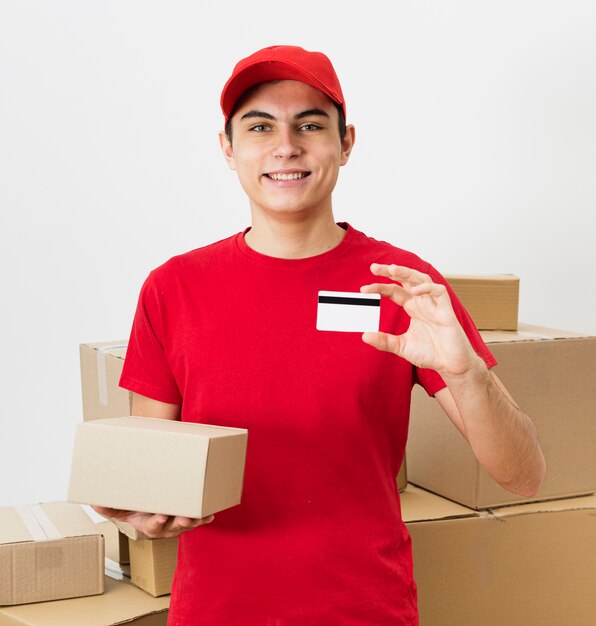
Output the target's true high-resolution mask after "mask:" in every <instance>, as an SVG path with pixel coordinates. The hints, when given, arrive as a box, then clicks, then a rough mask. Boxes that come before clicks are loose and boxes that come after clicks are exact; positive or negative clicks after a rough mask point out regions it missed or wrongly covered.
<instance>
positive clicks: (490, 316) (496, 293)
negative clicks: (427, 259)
mask: <svg viewBox="0 0 596 626" xmlns="http://www.w3.org/2000/svg"><path fill="white" fill-rule="evenodd" d="M445 278H446V279H447V282H448V283H449V284H450V285H451V286H452V287H453V290H454V291H455V293H456V294H457V297H458V298H459V299H460V300H461V302H462V304H463V305H464V307H465V308H466V310H467V311H468V313H469V314H470V315H471V316H472V319H473V320H474V323H475V324H476V327H477V328H479V329H481V330H517V316H518V309H519V278H518V277H517V276H512V275H508V274H502V275H496V276H461V275H458V274H447V275H446V276H445Z"/></svg>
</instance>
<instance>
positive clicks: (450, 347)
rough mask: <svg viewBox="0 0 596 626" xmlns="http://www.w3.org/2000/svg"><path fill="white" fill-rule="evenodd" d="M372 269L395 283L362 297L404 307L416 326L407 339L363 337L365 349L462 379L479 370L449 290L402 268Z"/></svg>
mask: <svg viewBox="0 0 596 626" xmlns="http://www.w3.org/2000/svg"><path fill="white" fill-rule="evenodd" d="M370 269H371V272H372V273H373V274H375V275H376V276H384V277H386V278H390V279H391V280H392V281H394V282H393V283H375V284H371V285H365V286H363V287H361V288H360V291H361V292H363V293H378V294H381V295H382V296H385V297H387V298H389V299H390V300H392V301H393V302H395V304H398V305H399V306H402V307H403V308H404V310H405V311H406V313H407V314H408V315H409V316H410V326H409V328H408V330H407V331H406V332H405V333H404V334H403V335H391V334H388V333H381V332H377V333H374V332H366V333H364V334H363V335H362V340H363V341H364V342H365V343H368V344H370V345H371V346H374V347H375V348H377V349H379V350H384V351H387V352H393V353H395V354H397V355H398V356H400V357H402V358H404V359H406V360H407V361H409V362H410V363H412V364H413V365H415V366H417V367H424V368H429V369H433V370H436V371H437V372H439V374H446V375H451V376H459V375H462V374H466V373H467V372H469V371H470V370H472V369H474V368H475V367H478V359H479V357H478V355H477V354H476V353H475V352H474V349H473V348H472V346H471V344H470V342H469V341H468V338H467V337H466V334H465V332H464V330H463V328H462V327H461V325H460V323H459V321H458V319H457V317H456V316H455V313H454V311H453V306H452V305H451V300H450V298H449V294H448V292H447V288H446V287H445V286H444V285H441V284H438V283H434V282H433V281H432V280H431V278H430V276H428V275H427V274H423V273H422V272H418V271H416V270H413V269H411V268H409V267H404V266H401V265H380V264H378V263H373V264H372V265H371V268H370ZM397 283H399V284H397Z"/></svg>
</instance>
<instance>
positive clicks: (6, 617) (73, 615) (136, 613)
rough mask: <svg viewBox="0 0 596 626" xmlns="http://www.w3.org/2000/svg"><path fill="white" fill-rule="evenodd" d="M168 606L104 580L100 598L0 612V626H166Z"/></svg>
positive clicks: (130, 587)
mask: <svg viewBox="0 0 596 626" xmlns="http://www.w3.org/2000/svg"><path fill="white" fill-rule="evenodd" d="M169 604H170V598H169V597H165V598H152V597H151V596H149V595H147V594H146V593H145V592H144V591H141V590H140V589H137V588H136V587H135V586H134V585H131V584H130V583H129V582H126V581H115V580H112V579H111V578H106V579H105V593H104V594H103V595H100V596H92V597H88V598H76V599H74V600H59V601H55V602H43V603H40V604H27V605H23V606H15V607H10V608H0V626H119V625H121V624H123V625H124V624H125V625H126V626H166V625H167V621H168V607H169Z"/></svg>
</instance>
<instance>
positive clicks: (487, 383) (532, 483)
mask: <svg viewBox="0 0 596 626" xmlns="http://www.w3.org/2000/svg"><path fill="white" fill-rule="evenodd" d="M442 375H443V379H444V380H445V383H446V384H447V388H448V390H449V391H450V393H451V396H452V397H453V400H454V402H455V404H456V407H457V410H458V413H459V417H460V419H461V427H462V432H463V433H464V436H465V437H466V439H467V440H468V442H469V444H470V446H471V448H472V450H473V452H474V455H475V456H476V458H477V459H478V461H479V463H480V464H481V465H482V466H483V467H484V468H485V469H486V471H487V472H488V473H489V475H490V476H491V477H492V478H493V479H494V480H496V481H497V482H498V483H499V484H500V485H501V486H502V487H504V488H505V489H507V490H509V491H513V492H515V493H518V494H520V495H523V496H533V495H535V494H536V492H537V491H538V489H539V487H540V485H541V483H542V480H543V478H544V473H545V469H546V465H545V462H544V456H543V454H542V449H541V448H540V444H539V442H538V437H537V433H536V428H535V426H534V424H533V423H532V421H531V419H530V418H529V417H528V416H527V415H526V414H525V413H524V412H523V411H522V410H521V409H520V408H519V407H518V406H517V405H516V404H515V403H514V402H513V401H512V400H510V399H509V398H508V397H507V396H506V395H505V393H504V392H503V391H502V390H501V388H500V387H499V385H498V384H497V382H496V380H495V378H494V376H493V375H492V374H491V373H490V371H489V370H488V369H487V367H486V365H485V364H484V362H483V361H482V360H481V359H480V358H479V357H478V358H477V361H475V362H474V366H473V367H471V368H470V369H469V370H468V371H466V372H465V373H464V374H460V375H457V376H451V375H449V374H444V373H443V374H442Z"/></svg>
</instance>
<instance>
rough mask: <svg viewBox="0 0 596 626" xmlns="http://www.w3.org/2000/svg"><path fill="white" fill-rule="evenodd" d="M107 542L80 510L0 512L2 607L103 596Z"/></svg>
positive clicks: (63, 506)
mask: <svg viewBox="0 0 596 626" xmlns="http://www.w3.org/2000/svg"><path fill="white" fill-rule="evenodd" d="M103 569H104V540H103V536H102V535H101V534H100V533H99V532H98V530H97V529H96V528H95V526H94V524H92V523H91V521H90V520H89V518H88V517H87V516H86V515H85V513H84V511H83V510H82V509H81V507H80V506H76V505H73V504H69V503H67V502H48V503H43V504H37V505H33V506H25V507H2V508H0V605H18V604H26V603H31V602H43V601H47V600H57V599H62V598H76V597H80V596H88V595H93V594H101V593H103Z"/></svg>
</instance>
